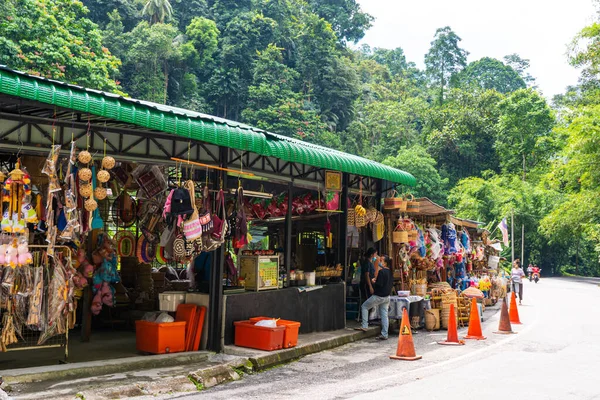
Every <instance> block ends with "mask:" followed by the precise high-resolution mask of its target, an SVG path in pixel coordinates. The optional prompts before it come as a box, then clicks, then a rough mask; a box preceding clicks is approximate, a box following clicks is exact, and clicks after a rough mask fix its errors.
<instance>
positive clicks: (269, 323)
mask: <svg viewBox="0 0 600 400" xmlns="http://www.w3.org/2000/svg"><path fill="white" fill-rule="evenodd" d="M255 325H256V326H264V327H267V328H277V320H275V319H263V320H260V321H258V322H257V323H256V324H255Z"/></svg>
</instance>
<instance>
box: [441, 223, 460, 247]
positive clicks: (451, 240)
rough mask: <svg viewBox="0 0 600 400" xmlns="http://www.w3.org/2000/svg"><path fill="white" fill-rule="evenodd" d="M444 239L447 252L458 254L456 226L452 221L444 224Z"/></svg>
mask: <svg viewBox="0 0 600 400" xmlns="http://www.w3.org/2000/svg"><path fill="white" fill-rule="evenodd" d="M442 239H443V240H444V244H445V245H446V249H445V254H446V255H452V254H456V251H457V250H456V228H455V227H454V224H453V223H452V222H450V223H449V224H446V225H444V226H442Z"/></svg>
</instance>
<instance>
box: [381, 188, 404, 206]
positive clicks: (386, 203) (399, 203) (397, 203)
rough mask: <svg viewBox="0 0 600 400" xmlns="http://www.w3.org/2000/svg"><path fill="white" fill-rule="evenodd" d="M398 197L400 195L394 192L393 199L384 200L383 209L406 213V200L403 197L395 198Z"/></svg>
mask: <svg viewBox="0 0 600 400" xmlns="http://www.w3.org/2000/svg"><path fill="white" fill-rule="evenodd" d="M396 195H398V192H396V191H395V190H394V191H393V192H392V195H391V197H387V198H385V199H383V208H384V209H386V210H400V211H406V206H407V202H406V200H404V199H403V198H401V197H395V196H396Z"/></svg>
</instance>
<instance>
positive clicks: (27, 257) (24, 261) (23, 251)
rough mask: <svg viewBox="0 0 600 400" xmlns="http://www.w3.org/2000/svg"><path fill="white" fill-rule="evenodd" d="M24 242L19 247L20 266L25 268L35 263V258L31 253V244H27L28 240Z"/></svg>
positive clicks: (21, 241)
mask: <svg viewBox="0 0 600 400" xmlns="http://www.w3.org/2000/svg"><path fill="white" fill-rule="evenodd" d="M23 239H24V240H20V241H19V245H18V246H17V252H18V253H19V256H18V264H19V267H24V266H26V265H29V264H31V263H33V256H32V255H31V253H30V252H29V243H27V238H23Z"/></svg>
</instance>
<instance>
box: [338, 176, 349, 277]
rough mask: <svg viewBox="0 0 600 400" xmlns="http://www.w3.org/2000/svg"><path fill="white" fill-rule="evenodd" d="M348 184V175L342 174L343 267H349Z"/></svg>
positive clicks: (340, 251) (340, 234)
mask: <svg viewBox="0 0 600 400" xmlns="http://www.w3.org/2000/svg"><path fill="white" fill-rule="evenodd" d="M348 184H349V179H348V173H346V172H344V173H342V193H341V196H340V201H341V203H342V207H341V211H342V213H341V214H338V215H339V221H338V227H339V229H338V263H340V264H342V266H343V267H346V266H347V265H348ZM345 278H347V277H345Z"/></svg>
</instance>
